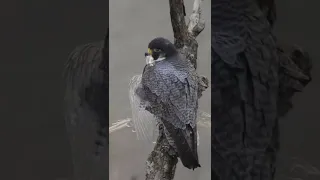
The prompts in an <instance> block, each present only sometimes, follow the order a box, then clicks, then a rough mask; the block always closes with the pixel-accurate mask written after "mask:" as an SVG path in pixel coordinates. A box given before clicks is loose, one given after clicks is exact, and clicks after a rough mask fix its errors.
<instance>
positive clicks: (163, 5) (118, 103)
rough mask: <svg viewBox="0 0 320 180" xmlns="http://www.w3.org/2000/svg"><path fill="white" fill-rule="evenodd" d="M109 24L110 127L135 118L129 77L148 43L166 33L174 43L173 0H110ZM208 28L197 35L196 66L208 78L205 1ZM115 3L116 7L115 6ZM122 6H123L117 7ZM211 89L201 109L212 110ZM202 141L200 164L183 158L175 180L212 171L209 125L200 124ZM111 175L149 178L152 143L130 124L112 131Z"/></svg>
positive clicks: (117, 179) (114, 179) (113, 179)
mask: <svg viewBox="0 0 320 180" xmlns="http://www.w3.org/2000/svg"><path fill="white" fill-rule="evenodd" d="M109 3H110V7H111V8H110V9H109V17H110V18H109V27H110V48H109V49H110V60H109V74H110V75H109V83H110V91H109V97H110V106H109V117H110V118H109V122H110V126H111V125H112V123H115V122H116V121H118V120H122V119H126V118H130V117H131V108H130V101H129V96H128V91H129V81H130V79H131V78H132V77H133V76H134V75H137V74H141V73H142V70H143V68H144V66H145V58H144V53H145V52H146V51H147V48H148V43H149V42H150V41H151V40H152V39H153V38H155V37H165V38H168V39H169V40H171V42H173V40H174V39H173V31H172V26H171V19H170V13H169V10H170V9H169V1H159V0H135V1H132V0H109ZM185 6H186V13H187V16H186V22H188V19H189V15H190V14H191V12H192V6H193V1H192V0H188V1H185ZM202 6H203V18H204V19H205V20H206V27H205V29H204V31H203V32H202V33H201V34H200V35H199V36H198V38H197V41H198V44H199V49H198V69H197V72H198V73H199V74H201V75H204V76H206V77H209V78H210V53H211V52H210V51H211V50H210V43H211V38H210V35H211V33H210V32H211V29H210V27H211V26H210V1H209V0H205V1H204V3H203V5H202ZM112 7H116V8H112ZM118 7H121V8H118ZM210 99H211V96H210V90H207V91H205V92H204V95H203V97H202V98H201V100H200V108H199V109H200V110H202V111H204V112H207V113H210V109H211V107H210V101H211V100H210ZM199 134H200V146H199V147H198V151H199V159H200V164H201V168H198V169H196V170H195V171H194V172H193V171H192V170H188V169H186V168H184V167H183V166H182V164H181V163H180V162H179V164H178V166H177V171H176V177H175V179H177V180H182V179H185V180H195V179H197V180H205V179H206V180H207V179H210V177H211V172H210V168H211V165H210V162H211V161H210V158H211V157H210V143H211V138H210V136H211V135H210V127H208V126H207V127H204V126H199ZM109 140H110V142H109V179H110V180H123V179H130V177H131V176H137V177H138V179H144V177H145V167H146V166H145V162H146V160H147V157H148V155H149V153H151V151H152V147H153V145H154V144H146V143H144V142H142V141H138V140H137V137H136V134H135V133H133V132H132V128H124V129H120V130H118V131H115V132H112V133H111V134H110V136H109Z"/></svg>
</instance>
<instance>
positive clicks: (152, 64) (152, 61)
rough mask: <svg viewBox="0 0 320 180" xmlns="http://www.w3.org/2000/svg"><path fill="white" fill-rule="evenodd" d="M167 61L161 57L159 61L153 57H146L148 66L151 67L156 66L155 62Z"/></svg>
mask: <svg viewBox="0 0 320 180" xmlns="http://www.w3.org/2000/svg"><path fill="white" fill-rule="evenodd" d="M164 59H166V58H165V57H159V58H158V59H156V60H155V59H153V57H152V56H151V55H148V56H146V64H147V65H150V66H154V64H155V62H157V61H162V60H164Z"/></svg>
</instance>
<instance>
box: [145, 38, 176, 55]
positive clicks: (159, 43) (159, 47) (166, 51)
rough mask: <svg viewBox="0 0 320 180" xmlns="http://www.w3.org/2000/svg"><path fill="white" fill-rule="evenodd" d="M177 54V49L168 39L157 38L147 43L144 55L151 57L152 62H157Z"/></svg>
mask: <svg viewBox="0 0 320 180" xmlns="http://www.w3.org/2000/svg"><path fill="white" fill-rule="evenodd" d="M177 53H178V51H177V49H176V48H175V46H174V45H173V44H172V43H171V42H170V41H169V40H168V39H165V38H162V37H158V38H155V39H153V40H152V41H151V42H150V43H149V45H148V52H147V53H145V56H152V57H153V59H154V60H157V59H159V58H169V57H172V56H174V55H176V54H177Z"/></svg>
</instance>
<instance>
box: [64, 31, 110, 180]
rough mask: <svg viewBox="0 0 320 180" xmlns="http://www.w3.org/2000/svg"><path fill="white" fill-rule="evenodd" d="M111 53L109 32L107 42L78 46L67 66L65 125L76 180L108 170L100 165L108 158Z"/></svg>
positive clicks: (65, 76)
mask: <svg viewBox="0 0 320 180" xmlns="http://www.w3.org/2000/svg"><path fill="white" fill-rule="evenodd" d="M108 52H109V32H107V35H106V36H105V40H104V41H100V42H95V43H88V44H85V45H81V46H78V47H77V48H76V49H75V50H73V51H72V52H71V53H70V56H69V58H68V60H67V62H66V65H65V70H64V79H65V85H66V90H65V102H64V103H65V104H64V105H65V109H64V110H65V121H66V127H67V131H68V135H69V141H70V144H71V149H72V159H73V166H74V176H75V179H77V180H81V179H84V180H88V179H91V178H92V176H93V174H95V175H96V174H99V172H97V171H99V168H100V167H101V168H103V167H104V168H105V167H108V166H107V165H106V166H102V165H101V164H100V163H101V161H99V158H100V156H102V155H108V151H107V142H108V139H107V137H108V134H107V133H108V124H109V122H108V118H109V117H108V108H109V99H108V97H109V93H108V88H109V87H108V85H109V84H108V80H109V78H108V69H107V68H108V59H109V54H108ZM106 159H107V158H106ZM97 160H98V161H97ZM106 161H107V160H106ZM98 164H99V165H98ZM95 165H97V167H94V166H95ZM94 171H95V172H94ZM106 171H107V170H106V169H103V170H101V172H106ZM106 177H107V176H105V177H104V178H106Z"/></svg>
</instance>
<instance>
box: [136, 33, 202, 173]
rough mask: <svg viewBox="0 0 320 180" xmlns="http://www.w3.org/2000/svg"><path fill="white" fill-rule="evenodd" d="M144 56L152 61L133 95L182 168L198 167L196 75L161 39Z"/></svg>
mask: <svg viewBox="0 0 320 180" xmlns="http://www.w3.org/2000/svg"><path fill="white" fill-rule="evenodd" d="M146 56H147V57H149V58H152V62H151V63H149V64H147V65H146V66H145V68H144V70H143V73H142V80H141V86H140V87H139V88H137V89H136V94H137V96H139V98H140V99H141V101H142V104H143V105H144V107H145V109H146V110H147V111H149V112H150V113H151V114H153V115H154V116H155V118H156V119H157V121H158V122H159V123H160V124H162V125H163V127H164V133H165V135H166V138H167V140H168V142H169V144H170V145H171V146H172V147H173V149H174V150H175V154H177V155H178V156H179V158H180V160H181V162H182V164H183V165H184V166H185V167H187V168H189V169H195V168H197V167H200V164H199V160H198V153H197V125H196V118H197V110H198V98H199V95H198V75H197V73H196V71H195V69H194V68H193V66H192V65H191V63H190V62H189V61H187V60H185V59H183V58H182V56H181V55H180V53H179V52H178V51H177V49H176V48H175V46H174V45H173V44H172V43H171V42H170V41H169V40H167V39H165V38H161V37H159V38H155V39H153V40H152V41H151V42H150V43H149V45H148V53H146Z"/></svg>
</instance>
